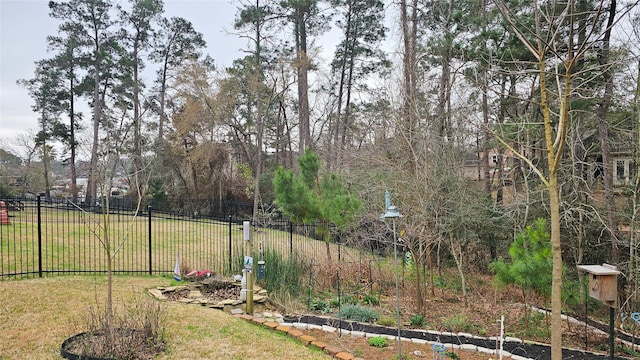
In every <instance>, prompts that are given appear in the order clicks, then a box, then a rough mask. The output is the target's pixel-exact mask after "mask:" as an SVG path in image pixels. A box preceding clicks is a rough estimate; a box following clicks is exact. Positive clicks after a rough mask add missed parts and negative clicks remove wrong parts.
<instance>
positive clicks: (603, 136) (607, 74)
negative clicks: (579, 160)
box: [596, 0, 620, 265]
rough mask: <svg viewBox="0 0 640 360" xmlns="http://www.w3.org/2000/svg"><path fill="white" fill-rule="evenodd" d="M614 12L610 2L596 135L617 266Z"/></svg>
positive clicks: (614, 260)
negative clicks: (613, 152) (612, 127)
mask: <svg viewBox="0 0 640 360" xmlns="http://www.w3.org/2000/svg"><path fill="white" fill-rule="evenodd" d="M615 12H616V1H615V0H612V1H611V4H610V8H609V18H608V19H607V28H606V31H605V36H604V38H603V40H602V51H601V54H602V55H601V57H600V59H599V60H600V65H601V66H603V67H604V68H605V70H604V71H603V73H602V79H603V83H604V96H603V97H602V99H601V100H600V102H599V104H598V105H599V106H598V110H597V113H596V114H597V117H598V135H599V136H600V151H601V152H602V169H603V175H604V179H603V180H604V182H603V185H604V194H605V201H606V208H607V227H608V229H609V235H610V238H611V261H612V262H613V264H614V265H618V264H619V260H620V259H619V251H618V237H617V229H618V224H617V222H616V214H615V211H616V209H615V203H614V201H615V200H614V195H613V176H614V175H613V173H614V171H615V169H616V167H615V166H614V164H613V163H612V159H611V148H610V147H609V124H608V123H607V112H608V110H609V105H610V104H611V98H612V94H613V82H612V81H611V80H612V76H611V67H610V64H609V56H610V54H609V39H610V38H611V27H612V26H613V21H614V17H615Z"/></svg>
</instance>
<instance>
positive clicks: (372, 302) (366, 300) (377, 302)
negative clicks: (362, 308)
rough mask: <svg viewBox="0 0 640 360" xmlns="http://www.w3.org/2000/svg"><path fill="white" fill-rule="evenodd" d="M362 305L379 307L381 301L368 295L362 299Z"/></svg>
mask: <svg viewBox="0 0 640 360" xmlns="http://www.w3.org/2000/svg"><path fill="white" fill-rule="evenodd" d="M362 303H363V304H365V305H369V306H378V305H380V300H378V298H377V297H376V296H375V295H373V294H367V295H365V296H364V299H362Z"/></svg>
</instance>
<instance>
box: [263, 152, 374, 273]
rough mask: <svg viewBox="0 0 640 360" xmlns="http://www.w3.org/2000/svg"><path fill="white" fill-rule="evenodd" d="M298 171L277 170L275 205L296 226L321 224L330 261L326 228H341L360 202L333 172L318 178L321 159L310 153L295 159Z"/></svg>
mask: <svg viewBox="0 0 640 360" xmlns="http://www.w3.org/2000/svg"><path fill="white" fill-rule="evenodd" d="M298 165H299V167H300V171H299V173H298V174H296V173H294V172H293V170H288V169H285V168H283V167H279V168H278V169H277V170H276V173H275V176H274V179H273V185H274V190H275V194H276V204H277V205H278V207H279V208H280V210H282V212H283V213H284V214H285V215H287V216H289V217H290V218H291V221H293V222H296V223H304V224H309V223H314V222H316V221H319V222H321V224H322V225H321V226H320V228H319V230H320V232H321V234H322V236H323V238H324V240H325V242H326V246H327V259H328V260H329V262H331V248H330V246H329V241H330V234H329V228H328V225H334V226H335V227H337V228H338V229H344V228H346V227H347V225H348V224H349V223H350V222H351V221H352V220H353V218H354V216H355V215H356V214H357V213H358V212H359V211H360V209H361V208H362V205H361V203H360V201H359V200H358V199H357V198H355V197H353V196H352V195H351V194H350V193H349V191H348V190H347V189H346V188H345V187H344V184H343V181H342V179H341V178H340V177H339V176H338V175H336V174H332V173H326V174H323V175H320V167H321V161H320V157H319V156H318V155H317V154H316V153H314V152H313V151H311V150H307V151H305V153H304V155H303V156H300V157H299V158H298Z"/></svg>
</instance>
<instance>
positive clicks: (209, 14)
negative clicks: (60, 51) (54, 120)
mask: <svg viewBox="0 0 640 360" xmlns="http://www.w3.org/2000/svg"><path fill="white" fill-rule="evenodd" d="M123 1H124V0H123ZM47 4H48V1H46V0H0V145H3V144H4V145H10V144H11V142H12V141H11V140H12V139H14V138H15V137H16V136H17V135H19V134H21V133H25V131H26V130H28V129H33V130H36V129H37V127H38V122H37V114H35V113H34V112H33V111H32V110H31V106H32V105H33V100H32V99H31V98H30V97H29V94H28V92H27V90H26V89H25V88H23V87H20V86H18V85H17V84H16V81H17V80H19V79H30V78H32V77H33V75H34V69H35V66H34V62H35V61H37V60H41V59H45V58H48V57H51V56H52V54H48V53H47V45H46V41H45V39H46V36H47V35H53V34H57V29H58V24H59V22H58V21H57V20H55V19H51V18H50V17H49V7H48V5H47ZM237 6H238V3H237V2H236V1H229V0H165V14H164V16H165V17H167V18H169V17H173V16H180V17H183V18H185V19H187V20H189V21H191V22H192V23H193V26H194V28H195V30H196V31H199V32H200V33H202V34H203V36H204V39H205V41H206V42H207V47H208V48H207V50H206V51H205V52H207V53H208V54H210V55H211V56H212V57H213V58H214V60H215V62H216V65H218V66H223V67H224V66H229V65H231V62H232V61H233V59H236V58H239V57H241V56H242V55H243V54H242V53H241V52H240V49H241V48H243V47H245V45H246V44H245V42H244V41H243V40H240V39H238V38H237V37H236V36H234V35H231V34H228V33H227V31H228V30H230V29H231V28H232V24H233V19H234V17H235V13H236V8H237Z"/></svg>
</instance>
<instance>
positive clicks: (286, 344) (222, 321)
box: [0, 276, 331, 360]
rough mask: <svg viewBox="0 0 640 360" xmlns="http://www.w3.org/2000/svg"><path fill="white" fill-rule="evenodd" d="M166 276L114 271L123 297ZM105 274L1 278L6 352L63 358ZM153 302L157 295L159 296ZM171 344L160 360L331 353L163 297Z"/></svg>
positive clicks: (0, 345) (316, 358)
mask: <svg viewBox="0 0 640 360" xmlns="http://www.w3.org/2000/svg"><path fill="white" fill-rule="evenodd" d="M168 284H169V280H168V279H165V278H162V277H141V276H135V277H120V276H118V277H116V278H115V282H114V287H113V288H114V301H115V302H116V303H117V304H122V303H124V302H127V303H128V302H132V301H135V300H136V299H141V298H146V297H148V295H147V294H146V290H147V289H148V288H151V287H156V286H160V285H165V286H166V285H168ZM105 294H106V280H105V277H103V276H65V277H53V278H38V279H29V280H20V281H2V282H0V359H12V360H22V359H25V360H26V359H39V360H40V359H41V360H49V359H60V355H59V353H60V345H61V344H62V342H63V341H64V340H65V339H66V338H68V337H70V336H72V335H74V334H76V333H78V332H80V331H81V329H80V328H79V327H78V325H79V324H82V323H83V317H84V316H85V315H86V313H87V311H88V310H87V309H88V307H90V306H93V305H95V304H96V302H98V303H102V301H103V299H104V297H105ZM153 301H155V300H153ZM161 304H162V308H163V314H164V325H165V339H166V342H167V346H168V349H167V351H166V352H165V353H164V354H161V355H160V356H158V357H156V358H155V359H156V360H172V359H229V360H230V359H246V360H252V359H255V360H259V359H260V360H262V359H281V358H294V359H307V360H320V359H330V358H331V357H330V356H328V355H325V354H323V353H321V352H318V351H315V350H313V349H310V348H307V347H305V346H303V345H302V344H300V343H299V342H296V341H294V340H293V339H291V338H289V337H286V336H282V335H280V334H279V333H277V332H274V331H272V330H268V329H266V328H263V327H260V326H256V325H253V324H250V323H248V322H246V321H244V320H240V319H238V318H236V317H234V316H231V315H229V314H226V313H224V312H221V311H219V310H214V309H209V308H207V307H202V306H193V305H184V304H178V303H170V302H161Z"/></svg>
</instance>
